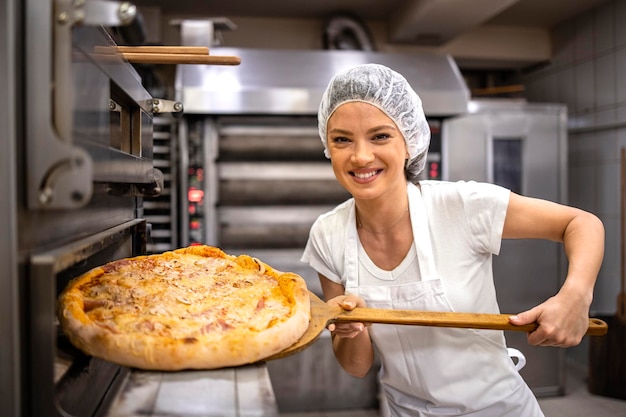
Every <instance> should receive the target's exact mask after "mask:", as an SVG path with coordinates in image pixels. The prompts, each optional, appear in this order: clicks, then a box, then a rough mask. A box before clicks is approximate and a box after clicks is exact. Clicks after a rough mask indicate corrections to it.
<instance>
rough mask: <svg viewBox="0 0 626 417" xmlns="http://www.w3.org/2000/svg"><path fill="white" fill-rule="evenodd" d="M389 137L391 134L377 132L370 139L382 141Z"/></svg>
mask: <svg viewBox="0 0 626 417" xmlns="http://www.w3.org/2000/svg"><path fill="white" fill-rule="evenodd" d="M390 137H391V135H389V134H387V133H378V134H376V135H374V137H373V138H372V140H374V141H378V142H380V141H384V140H387V139H389V138H390Z"/></svg>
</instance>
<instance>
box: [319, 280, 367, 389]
mask: <svg viewBox="0 0 626 417" xmlns="http://www.w3.org/2000/svg"><path fill="white" fill-rule="evenodd" d="M319 278H320V282H321V284H322V291H323V292H324V298H325V299H326V300H327V302H328V304H333V305H339V306H341V308H343V309H344V310H352V309H353V308H355V307H365V302H364V301H363V300H362V299H361V298H360V297H357V296H356V295H345V290H344V288H343V285H341V284H337V283H335V282H333V281H331V280H329V279H328V278H326V277H325V276H323V275H322V274H319ZM328 330H330V331H331V337H332V343H333V351H334V352H335V357H336V358H337V361H338V362H339V364H340V365H341V367H342V368H343V369H344V370H345V371H346V372H348V373H349V374H350V375H352V376H355V377H359V378H362V377H364V376H365V375H366V374H367V372H368V371H369V370H370V368H371V367H372V364H373V363H374V347H373V346H372V341H371V340H370V336H369V332H368V329H367V327H366V326H365V325H364V324H363V323H333V324H330V325H329V326H328Z"/></svg>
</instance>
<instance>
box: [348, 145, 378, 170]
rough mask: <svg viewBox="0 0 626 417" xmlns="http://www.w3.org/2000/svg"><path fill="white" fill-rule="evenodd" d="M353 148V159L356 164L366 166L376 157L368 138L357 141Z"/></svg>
mask: <svg viewBox="0 0 626 417" xmlns="http://www.w3.org/2000/svg"><path fill="white" fill-rule="evenodd" d="M353 149H354V152H353V153H352V156H351V161H352V163H353V164H354V165H356V166H365V165H367V164H368V163H370V162H371V161H373V160H374V158H375V157H374V152H373V150H372V145H371V144H370V143H369V142H368V141H366V140H357V141H355V143H354V148H353Z"/></svg>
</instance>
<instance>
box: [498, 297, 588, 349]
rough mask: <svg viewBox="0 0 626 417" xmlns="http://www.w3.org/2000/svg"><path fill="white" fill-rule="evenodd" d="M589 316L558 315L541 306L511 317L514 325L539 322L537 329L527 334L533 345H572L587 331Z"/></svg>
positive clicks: (576, 343)
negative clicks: (580, 318)
mask: <svg viewBox="0 0 626 417" xmlns="http://www.w3.org/2000/svg"><path fill="white" fill-rule="evenodd" d="M586 320H587V318H586V317H582V320H579V319H578V316H577V315H560V316H559V317H556V316H555V315H554V314H550V313H549V312H547V311H546V310H545V309H542V308H541V306H538V307H535V308H533V309H531V310H528V311H524V312H522V313H519V314H517V315H515V316H511V317H509V321H510V323H511V324H514V325H523V324H530V323H537V324H538V327H537V329H536V330H534V331H532V332H529V333H528V335H527V339H528V343H529V344H530V345H533V346H553V347H571V346H576V345H578V344H579V343H580V342H581V340H582V337H583V336H584V334H585V332H586V330H587V329H586V327H585V326H586V325H583V326H582V327H581V325H580V323H583V321H585V322H586Z"/></svg>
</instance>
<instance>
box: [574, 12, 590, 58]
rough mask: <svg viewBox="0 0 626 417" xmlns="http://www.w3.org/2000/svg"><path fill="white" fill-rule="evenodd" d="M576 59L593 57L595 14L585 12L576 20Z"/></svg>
mask: <svg viewBox="0 0 626 417" xmlns="http://www.w3.org/2000/svg"><path fill="white" fill-rule="evenodd" d="M575 28H576V30H575V38H574V39H575V40H574V59H575V60H577V61H579V60H583V59H590V58H591V57H593V14H592V13H584V14H582V15H580V16H579V17H577V18H576V20H575Z"/></svg>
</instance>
